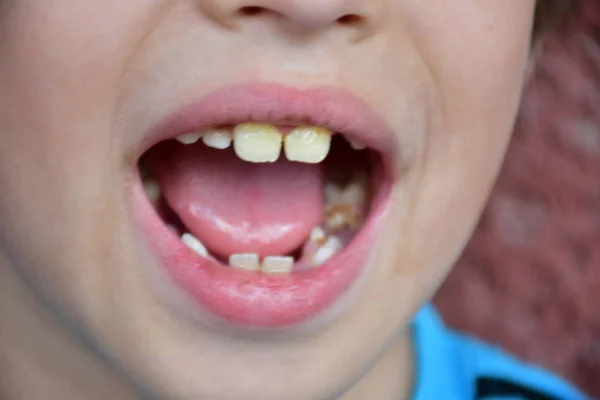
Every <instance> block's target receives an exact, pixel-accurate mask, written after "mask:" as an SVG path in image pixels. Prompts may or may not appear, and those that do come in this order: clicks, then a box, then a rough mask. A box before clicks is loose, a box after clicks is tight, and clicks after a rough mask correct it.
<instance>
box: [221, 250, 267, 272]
mask: <svg viewBox="0 0 600 400" xmlns="http://www.w3.org/2000/svg"><path fill="white" fill-rule="evenodd" d="M229 266H231V267H234V268H240V269H246V270H249V271H259V270H260V261H259V259H258V254H252V253H244V254H232V255H230V256H229Z"/></svg>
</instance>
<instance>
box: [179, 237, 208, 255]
mask: <svg viewBox="0 0 600 400" xmlns="http://www.w3.org/2000/svg"><path fill="white" fill-rule="evenodd" d="M181 241H182V242H183V244H185V245H186V246H187V247H189V248H190V249H192V250H194V252H195V253H196V254H198V255H200V256H202V257H208V250H206V247H204V245H203V244H202V242H201V241H200V240H198V239H197V238H196V237H195V236H194V235H192V234H191V233H184V234H183V236H181Z"/></svg>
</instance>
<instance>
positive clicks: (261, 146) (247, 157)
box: [233, 122, 283, 163]
mask: <svg viewBox="0 0 600 400" xmlns="http://www.w3.org/2000/svg"><path fill="white" fill-rule="evenodd" d="M282 141H283V137H282V134H281V131H280V130H279V129H278V128H277V127H276V126H274V125H269V124H259V123H254V122H249V123H245V124H239V125H237V126H236V127H235V129H234V131H233V147H234V150H235V153H236V154H237V156H238V157H239V158H241V159H242V160H244V161H248V162H254V163H263V162H275V161H277V159H278V158H279V154H280V153H281V143H282Z"/></svg>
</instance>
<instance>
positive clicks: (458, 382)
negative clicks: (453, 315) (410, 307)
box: [412, 306, 588, 400]
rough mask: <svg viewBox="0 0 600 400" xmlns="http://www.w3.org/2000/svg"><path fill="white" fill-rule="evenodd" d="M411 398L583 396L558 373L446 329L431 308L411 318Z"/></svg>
mask: <svg viewBox="0 0 600 400" xmlns="http://www.w3.org/2000/svg"><path fill="white" fill-rule="evenodd" d="M412 327H413V332H414V346H415V352H416V360H417V366H416V369H417V375H416V376H417V382H416V386H415V392H414V395H413V400H480V399H482V400H483V399H485V400H587V399H588V397H586V396H584V395H583V394H582V393H581V392H579V391H578V390H576V389H574V388H573V387H571V386H570V385H568V384H567V383H566V382H565V381H563V380H562V379H560V378H559V377H558V376H556V375H554V374H552V373H550V372H548V371H545V370H543V369H541V368H538V367H535V366H532V365H527V364H524V363H522V362H520V361H517V360H516V359H514V358H512V357H510V356H509V355H507V354H506V353H504V352H503V351H502V350H500V349H499V348H496V347H493V346H490V345H488V344H485V343H483V342H481V341H479V340H476V339H474V338H471V337H469V336H466V335H463V334H460V333H457V332H455V331H452V330H450V329H448V328H447V327H446V326H445V325H444V323H443V321H442V320H441V318H440V316H439V315H438V314H437V312H436V311H435V309H434V308H433V307H432V306H426V307H425V308H424V309H423V310H421V312H420V313H419V314H417V316H416V317H415V320H414V322H413V326H412Z"/></svg>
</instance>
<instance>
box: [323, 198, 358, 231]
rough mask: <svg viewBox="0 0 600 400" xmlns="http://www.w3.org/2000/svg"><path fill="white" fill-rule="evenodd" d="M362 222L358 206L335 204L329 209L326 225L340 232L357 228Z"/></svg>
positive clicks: (326, 213)
mask: <svg viewBox="0 0 600 400" xmlns="http://www.w3.org/2000/svg"><path fill="white" fill-rule="evenodd" d="M359 222H360V214H359V210H358V208H357V206H353V205H350V204H335V205H332V206H330V207H328V208H327V210H326V212H325V223H326V224H327V227H328V228H329V229H331V230H333V231H336V232H339V231H340V230H342V229H345V228H356V227H357V226H358V225H359Z"/></svg>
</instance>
